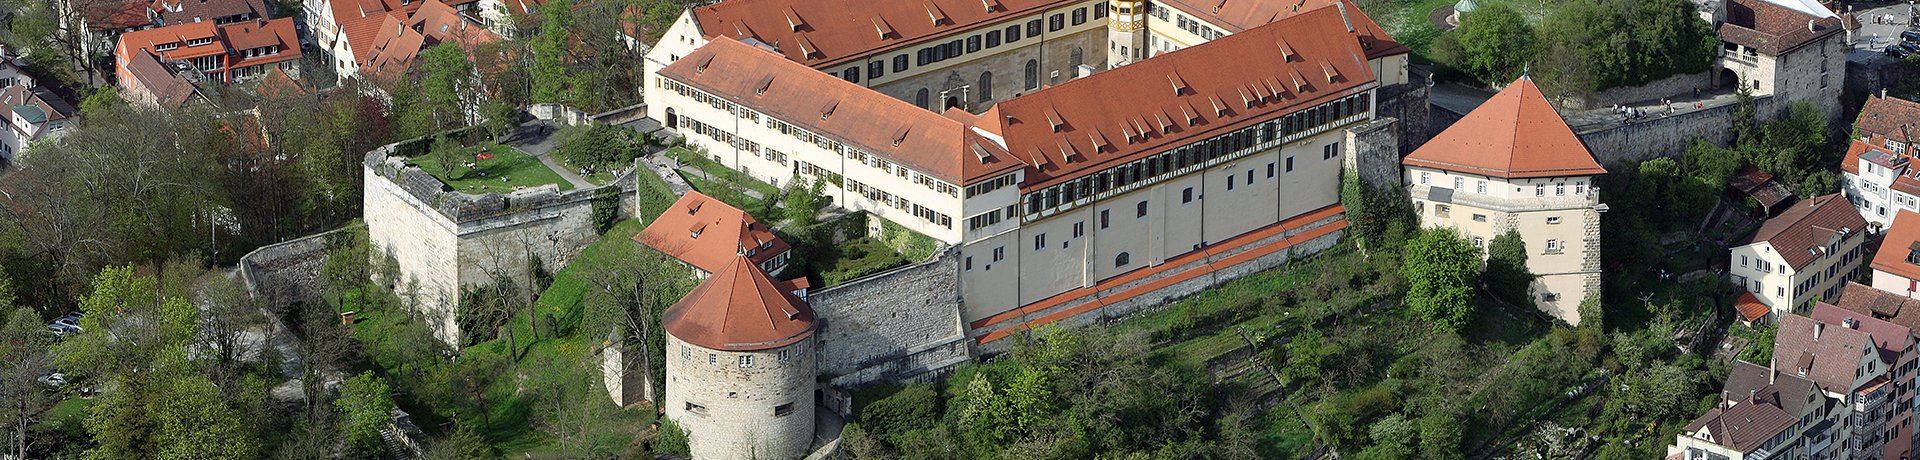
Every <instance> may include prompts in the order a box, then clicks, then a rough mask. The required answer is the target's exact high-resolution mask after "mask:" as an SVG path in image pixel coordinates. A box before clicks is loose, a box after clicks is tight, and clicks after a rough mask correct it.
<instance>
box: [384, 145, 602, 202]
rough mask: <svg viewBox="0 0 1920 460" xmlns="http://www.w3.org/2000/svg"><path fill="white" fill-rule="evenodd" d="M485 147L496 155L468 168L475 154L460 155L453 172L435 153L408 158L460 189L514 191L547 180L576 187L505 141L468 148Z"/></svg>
mask: <svg viewBox="0 0 1920 460" xmlns="http://www.w3.org/2000/svg"><path fill="white" fill-rule="evenodd" d="M482 150H485V151H487V152H488V153H492V154H493V158H489V159H485V160H479V161H477V162H475V167H474V168H471V169H469V168H467V167H465V166H464V165H463V164H464V163H466V162H468V161H471V160H472V157H470V156H466V155H461V156H460V158H459V159H458V160H456V161H457V162H458V163H462V164H456V165H453V173H452V174H442V173H441V169H440V162H439V160H437V159H435V158H433V155H432V154H427V155H421V156H417V157H413V158H409V159H408V160H409V163H411V164H412V165H414V166H419V167H420V169H421V170H423V171H426V172H427V173H429V174H433V177H435V178H439V179H440V181H441V182H445V183H446V184H447V185H449V186H452V187H453V189H454V190H455V191H459V192H461V193H472V194H487V193H503V194H504V193H511V192H513V191H514V190H516V189H519V188H525V187H538V186H542V185H547V184H554V185H558V186H560V190H561V191H567V190H573V183H571V182H567V180H566V179H562V178H561V177H560V174H559V173H555V172H553V170H552V169H550V168H547V165H546V164H543V163H541V162H540V159H539V158H535V157H534V156H533V155H529V154H527V153H526V152H522V151H520V149H516V148H513V147H508V146H504V145H489V146H486V147H479V148H469V149H468V152H470V153H475V154H477V153H479V152H480V151H482Z"/></svg>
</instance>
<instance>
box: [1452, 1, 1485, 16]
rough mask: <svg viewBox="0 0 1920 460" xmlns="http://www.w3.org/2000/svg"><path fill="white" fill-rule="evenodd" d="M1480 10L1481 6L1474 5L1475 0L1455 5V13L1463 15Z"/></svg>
mask: <svg viewBox="0 0 1920 460" xmlns="http://www.w3.org/2000/svg"><path fill="white" fill-rule="evenodd" d="M1478 8H1480V4H1478V3H1474V2H1473V0H1460V3H1455V4H1453V11H1455V12H1458V13H1461V14H1466V13H1472V12H1473V10H1475V9H1478Z"/></svg>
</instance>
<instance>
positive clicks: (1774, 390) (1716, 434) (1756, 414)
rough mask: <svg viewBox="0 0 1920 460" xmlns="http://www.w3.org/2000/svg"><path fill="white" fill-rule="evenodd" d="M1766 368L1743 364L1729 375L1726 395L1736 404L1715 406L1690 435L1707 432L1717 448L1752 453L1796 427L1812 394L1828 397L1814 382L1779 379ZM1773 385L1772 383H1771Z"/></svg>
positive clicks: (1688, 428) (1695, 422) (1690, 425)
mask: <svg viewBox="0 0 1920 460" xmlns="http://www.w3.org/2000/svg"><path fill="white" fill-rule="evenodd" d="M1770 373H1772V371H1771V370H1768V369H1767V368H1765V367H1762V366H1760V365H1757V364H1753V363H1749V362H1746V361H1740V362H1736V363H1734V367H1733V370H1731V371H1730V372H1728V376H1727V385H1726V387H1725V390H1724V394H1725V395H1726V397H1727V399H1731V400H1733V401H1734V404H1733V407H1731V408H1728V407H1726V405H1725V403H1722V404H1721V405H1718V406H1715V407H1714V408H1713V409H1712V410H1709V411H1707V413H1706V414H1705V415H1701V416H1700V418H1697V419H1694V420H1693V422H1692V423H1688V424H1687V426H1686V431H1687V433H1700V432H1703V431H1704V432H1706V434H1707V435H1708V436H1710V437H1711V438H1712V439H1713V442H1714V443H1715V444H1719V445H1722V446H1726V447H1728V448H1731V449H1733V450H1735V451H1739V452H1741V453H1752V452H1753V451H1755V450H1758V449H1759V448H1760V446H1763V445H1765V444H1766V442H1767V441H1768V440H1770V439H1773V437H1774V436H1777V435H1779V434H1780V433H1781V432H1782V431H1786V430H1787V429H1789V428H1791V427H1792V426H1793V423H1794V422H1797V421H1799V415H1800V414H1801V413H1804V410H1803V409H1804V408H1805V405H1806V404H1807V400H1808V399H1809V396H1810V394H1812V395H1811V396H1812V398H1811V399H1814V400H1815V401H1816V402H1824V401H1825V400H1826V398H1825V397H1823V396H1819V395H1817V394H1815V393H1813V392H1814V388H1813V385H1812V382H1809V381H1808V380H1806V379H1801V378H1798V377H1794V376H1792V375H1777V376H1772V377H1770V376H1769V375H1768V374H1770ZM1770 379H1771V380H1772V382H1769V380H1770Z"/></svg>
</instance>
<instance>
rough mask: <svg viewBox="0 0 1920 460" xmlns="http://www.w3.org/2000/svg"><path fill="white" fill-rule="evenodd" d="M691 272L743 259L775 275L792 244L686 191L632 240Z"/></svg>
mask: <svg viewBox="0 0 1920 460" xmlns="http://www.w3.org/2000/svg"><path fill="white" fill-rule="evenodd" d="M633 239H634V241H639V242H640V243H641V244H645V245H647V247H650V248H653V249H655V250H659V251H660V252H661V253H663V254H666V255H667V256H669V257H673V258H674V260H678V261H680V263H682V264H685V265H686V266H687V267H690V268H692V269H693V274H694V277H696V278H700V279H706V278H707V276H708V275H711V274H713V273H714V272H715V271H718V270H720V269H721V268H725V267H726V265H727V264H729V263H732V262H733V259H734V258H736V257H740V256H745V257H746V258H747V259H749V260H751V261H753V263H754V264H755V265H757V266H759V267H760V269H761V270H762V271H764V272H766V273H770V274H779V273H780V271H781V270H784V269H786V267H787V259H788V258H789V257H790V256H791V255H792V254H791V251H789V249H791V247H790V246H788V245H787V242H786V241H784V240H781V239H780V237H779V236H777V235H774V234H773V229H771V228H767V226H766V225H763V224H761V223H760V222H759V221H758V220H756V219H754V218H753V216H751V215H748V214H747V212H746V211H741V210H740V208H735V207H733V206H729V205H727V204H726V203H723V202H721V201H720V200H717V199H714V198H713V197H709V196H707V195H706V194H702V193H700V192H698V191H689V192H687V194H685V195H681V196H680V199H679V200H677V201H674V203H673V206H670V207H668V208H667V211H666V212H664V213H661V214H660V216H659V217H656V218H654V220H653V222H651V223H649V224H647V228H646V229H645V230H641V231H640V233H639V234H637V235H634V236H633Z"/></svg>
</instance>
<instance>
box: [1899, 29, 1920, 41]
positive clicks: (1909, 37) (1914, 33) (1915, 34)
mask: <svg viewBox="0 0 1920 460" xmlns="http://www.w3.org/2000/svg"><path fill="white" fill-rule="evenodd" d="M1900 39H1901V40H1905V41H1910V42H1920V30H1908V31H1903V32H1900Z"/></svg>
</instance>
